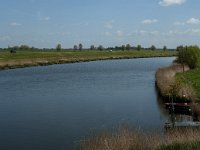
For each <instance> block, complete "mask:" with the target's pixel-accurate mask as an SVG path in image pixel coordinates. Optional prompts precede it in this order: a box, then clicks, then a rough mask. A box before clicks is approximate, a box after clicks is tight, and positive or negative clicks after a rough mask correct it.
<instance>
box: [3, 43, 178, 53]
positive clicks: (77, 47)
mask: <svg viewBox="0 0 200 150" xmlns="http://www.w3.org/2000/svg"><path fill="white" fill-rule="evenodd" d="M0 50H9V51H10V52H13V53H14V52H16V51H24V50H30V51H41V50H42V51H65V50H79V51H82V50H99V51H103V50H109V51H112V50H113V51H116V50H122V51H125V50H137V51H140V50H164V51H166V50H175V49H168V48H167V46H163V48H157V47H156V46H155V45H152V46H150V47H147V48H145V47H143V46H142V45H137V46H131V45H130V44H126V45H121V46H114V47H104V46H103V45H99V46H95V45H91V46H90V47H89V48H84V46H83V44H81V43H80V44H78V45H74V47H73V48H62V46H61V44H57V45H56V46H55V48H36V47H33V46H28V45H20V46H12V47H11V46H8V47H7V48H0Z"/></svg>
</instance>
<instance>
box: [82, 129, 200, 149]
mask: <svg viewBox="0 0 200 150" xmlns="http://www.w3.org/2000/svg"><path fill="white" fill-rule="evenodd" d="M177 146H178V147H183V146H184V148H185V149H190V148H191V147H196V148H198V149H200V130H199V129H189V128H188V129H185V128H184V130H183V129H171V130H166V131H165V133H164V134H163V135H161V134H158V133H151V134H150V133H149V134H148V133H144V132H141V131H136V130H128V129H120V130H119V131H118V132H117V133H114V134H113V133H110V132H103V133H101V134H99V135H93V136H91V137H90V138H89V139H85V140H83V141H81V144H80V149H81V150H163V149H166V150H168V149H173V148H176V147H177Z"/></svg>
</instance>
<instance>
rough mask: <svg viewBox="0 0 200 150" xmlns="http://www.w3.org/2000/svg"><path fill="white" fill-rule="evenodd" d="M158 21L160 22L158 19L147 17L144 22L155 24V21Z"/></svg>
mask: <svg viewBox="0 0 200 150" xmlns="http://www.w3.org/2000/svg"><path fill="white" fill-rule="evenodd" d="M156 22H158V20H157V19H146V20H143V21H142V23H143V24H153V23H156Z"/></svg>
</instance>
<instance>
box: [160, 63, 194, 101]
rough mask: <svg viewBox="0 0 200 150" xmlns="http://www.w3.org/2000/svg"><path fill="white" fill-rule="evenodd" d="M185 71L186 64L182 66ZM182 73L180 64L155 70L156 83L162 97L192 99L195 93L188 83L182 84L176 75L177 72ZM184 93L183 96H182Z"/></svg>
mask: <svg viewBox="0 0 200 150" xmlns="http://www.w3.org/2000/svg"><path fill="white" fill-rule="evenodd" d="M184 68H185V69H184V70H185V71H189V70H190V69H189V67H188V66H184ZM182 73H183V67H182V65H180V64H172V65H171V66H169V67H166V68H160V69H158V71H157V72H156V85H157V87H158V90H159V92H160V94H161V95H162V97H163V98H165V99H168V98H169V97H172V96H173V97H176V100H181V99H185V98H186V99H188V100H193V99H194V98H195V93H194V91H193V88H192V87H191V85H189V84H183V83H182V81H181V80H180V79H179V78H177V77H176V75H177V74H182ZM183 95H184V96H183Z"/></svg>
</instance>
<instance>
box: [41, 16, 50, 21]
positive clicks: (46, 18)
mask: <svg viewBox="0 0 200 150" xmlns="http://www.w3.org/2000/svg"><path fill="white" fill-rule="evenodd" d="M50 19H51V18H50V17H44V18H43V20H45V21H49V20H50Z"/></svg>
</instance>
